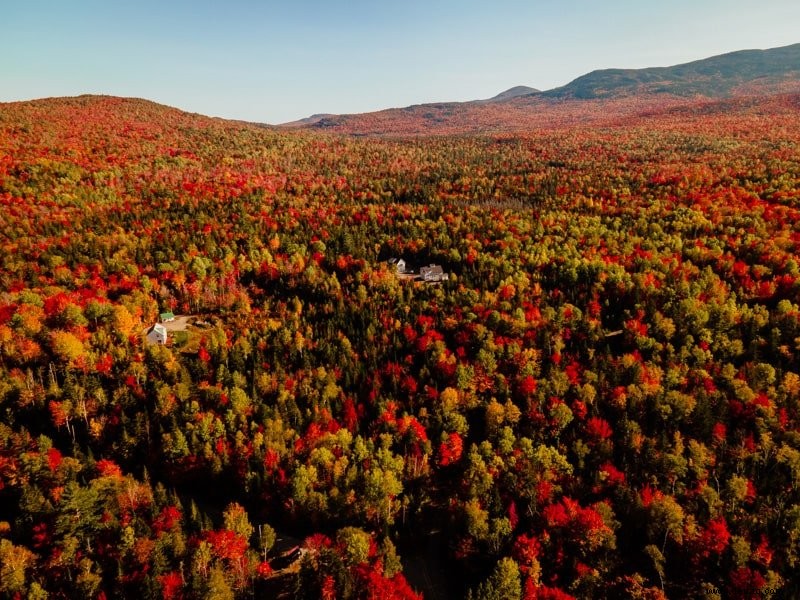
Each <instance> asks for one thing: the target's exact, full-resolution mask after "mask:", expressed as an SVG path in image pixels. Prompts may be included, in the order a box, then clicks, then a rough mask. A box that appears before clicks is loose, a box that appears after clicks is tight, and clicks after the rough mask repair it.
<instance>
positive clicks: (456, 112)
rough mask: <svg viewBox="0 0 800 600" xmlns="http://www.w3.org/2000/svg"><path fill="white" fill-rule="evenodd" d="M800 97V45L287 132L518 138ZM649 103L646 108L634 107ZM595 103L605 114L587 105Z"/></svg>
mask: <svg viewBox="0 0 800 600" xmlns="http://www.w3.org/2000/svg"><path fill="white" fill-rule="evenodd" d="M798 90H800V44H794V45H791V46H784V47H781V48H773V49H770V50H740V51H738V52H731V53H728V54H721V55H719V56H713V57H711V58H706V59H703V60H697V61H694V62H690V63H685V64H681V65H674V66H671V67H651V68H647V69H603V70H599V71H592V72H591V73H587V74H586V75H582V76H581V77H578V78H577V79H575V80H574V81H572V82H570V83H568V84H567V85H565V86H562V87H558V88H555V89H552V90H548V91H545V92H540V91H539V90H537V89H535V88H532V87H527V86H517V87H513V88H511V89H508V90H506V91H504V92H501V93H500V94H498V95H497V96H494V97H493V98H489V99H487V100H473V101H470V102H445V103H442V102H440V103H430V104H416V105H413V106H408V107H405V108H393V109H386V110H381V111H377V112H371V113H363V114H352V115H328V114H326V115H314V116H313V117H308V118H307V119H301V120H300V121H295V122H293V123H287V124H286V125H284V127H310V128H315V129H324V130H327V131H332V132H339V133H349V134H353V135H392V134H411V135H419V134H426V133H440V134H443V133H447V134H452V133H467V132H472V133H476V132H482V131H487V132H488V131H494V132H497V131H520V130H525V129H530V128H531V127H547V126H549V124H551V123H556V122H558V123H563V122H564V121H565V120H566V121H569V122H573V123H588V122H590V121H591V122H597V120H598V119H613V118H616V117H620V116H625V117H627V116H630V115H631V114H632V113H635V112H636V111H643V112H645V113H646V112H647V111H648V110H653V109H656V108H657V109H658V110H661V109H664V108H666V107H679V106H681V105H682V104H685V101H686V99H687V98H695V97H704V98H705V99H706V100H715V99H724V98H730V97H738V96H751V95H765V94H773V93H780V92H786V93H795V92H797V91H798ZM645 98H646V99H647V100H646V102H644V104H646V105H648V106H649V107H650V108H649V109H648V108H646V107H645V106H643V105H642V104H641V103H639V102H634V101H633V100H644V99H645ZM565 100H566V101H569V102H567V103H564V101H565ZM588 100H594V101H605V102H609V101H611V102H610V104H608V105H607V106H604V107H598V106H596V105H595V104H592V105H591V106H590V105H586V104H582V102H585V101H588Z"/></svg>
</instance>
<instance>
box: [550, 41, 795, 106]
mask: <svg viewBox="0 0 800 600" xmlns="http://www.w3.org/2000/svg"><path fill="white" fill-rule="evenodd" d="M790 79H800V44H793V45H791V46H783V47H781V48H772V49H770V50H740V51H738V52H730V53H728V54H721V55H719V56H713V57H711V58H705V59H703V60H696V61H693V62H689V63H684V64H681V65H674V66H672V67H651V68H647V69H602V70H599V71H592V72H591V73H587V74H586V75H582V76H581V77H578V78H577V79H575V80H573V81H571V82H570V83H568V84H567V85H565V86H562V87H559V88H555V89H553V90H548V91H546V92H543V95H544V96H545V97H550V98H577V99H587V98H607V97H614V96H620V95H630V94H642V93H656V94H662V93H667V94H675V95H678V96H694V95H701V96H708V97H711V98H717V97H724V96H728V95H731V94H732V93H735V92H736V91H737V88H747V87H748V86H752V85H754V84H755V85H759V86H769V85H775V84H780V83H783V82H785V81H786V80H790Z"/></svg>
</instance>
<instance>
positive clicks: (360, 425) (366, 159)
mask: <svg viewBox="0 0 800 600" xmlns="http://www.w3.org/2000/svg"><path fill="white" fill-rule="evenodd" d="M671 108H672V107H665V108H664V109H663V110H659V111H654V112H652V114H650V115H649V116H647V117H646V118H645V117H643V116H642V111H639V112H638V113H637V115H636V117H635V118H634V117H633V116H631V114H632V113H626V114H623V115H620V116H619V117H618V118H616V119H615V120H613V121H612V120H606V121H604V122H603V124H602V126H600V125H598V126H595V127H588V126H582V125H581V124H580V123H577V124H576V123H574V122H570V121H568V122H564V123H563V124H559V123H558V122H551V123H550V126H549V127H547V128H546V129H541V130H538V132H535V133H527V134H518V135H513V136H512V135H499V134H498V135H492V136H488V135H487V136H471V137H467V136H454V137H441V138H431V137H417V138H397V139H363V138H357V139H354V138H348V137H340V136H334V135H331V134H325V133H313V132H304V131H291V132H276V131H271V130H267V129H264V128H260V127H256V126H251V125H247V124H242V123H235V122H230V121H222V120H214V119H209V118H205V117H201V116H198V115H189V114H185V113H181V112H179V111H177V110H174V109H169V108H166V107H162V106H159V105H155V104H152V103H149V102H145V101H141V100H127V99H120V98H111V97H81V98H71V99H51V100H42V101H35V102H27V103H14V104H0V415H2V417H1V418H0V593H2V594H3V595H4V597H8V598H30V599H43V598H82V599H89V598H92V599H94V598H98V599H99V598H117V597H130V598H253V597H256V598H263V597H283V598H325V599H333V598H339V599H349V598H359V599H361V598H370V599H378V598H405V599H412V598H419V597H422V596H425V597H430V598H437V597H438V598H450V597H452V598H462V597H465V596H467V595H469V596H470V597H471V598H473V599H501V598H502V599H504V600H505V599H517V598H526V599H539V600H543V599H565V598H598V599H600V598H648V599H659V598H666V597H669V598H725V599H735V598H739V599H749V598H763V597H768V596H769V595H770V594H772V593H773V592H774V593H775V594H779V595H776V596H775V597H785V598H793V597H798V596H800V582H798V578H797V572H798V569H800V491H798V489H799V487H798V486H800V415H799V414H798V408H799V407H800V361H798V353H800V307H799V306H798V298H800V266H798V261H800V257H799V255H800V149H799V148H798V142H799V141H800V102H799V101H798V96H797V95H783V96H775V97H772V98H768V99H763V100H752V99H751V100H747V101H744V100H743V101H739V100H731V101H729V102H728V104H726V105H722V104H718V103H716V104H708V103H699V102H698V103H697V105H696V106H694V107H692V106H688V105H682V106H681V107H680V109H675V110H672V109H671ZM498 110H499V109H498ZM392 257H395V258H403V259H404V260H405V261H406V262H407V263H408V266H409V267H410V268H413V269H415V270H416V269H419V268H420V267H422V266H424V265H429V264H432V263H433V264H437V265H441V266H442V267H443V270H444V271H445V272H447V273H448V274H449V278H448V279H447V280H446V281H443V282H440V283H425V282H422V281H418V280H413V279H411V278H407V277H400V276H399V275H398V274H397V273H396V271H395V269H394V267H392V266H390V265H389V264H388V262H387V261H388V259H390V258H392ZM166 312H173V313H175V314H178V315H184V316H187V317H189V325H188V326H187V327H178V326H176V325H175V323H172V324H171V323H166V324H165V325H168V326H170V328H171V329H172V330H171V331H169V339H168V342H167V344H166V345H162V344H157V343H155V344H153V343H149V341H148V338H147V333H146V332H147V331H148V330H149V329H150V328H151V326H152V325H153V324H155V323H156V322H157V321H158V319H159V315H160V314H161V313H166ZM294 546H297V547H294Z"/></svg>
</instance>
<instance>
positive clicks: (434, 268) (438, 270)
mask: <svg viewBox="0 0 800 600" xmlns="http://www.w3.org/2000/svg"><path fill="white" fill-rule="evenodd" d="M419 272H420V273H421V274H423V275H424V274H426V273H430V274H431V275H441V274H442V273H444V269H442V267H441V265H430V266H428V267H422V268H421V269H420V270H419Z"/></svg>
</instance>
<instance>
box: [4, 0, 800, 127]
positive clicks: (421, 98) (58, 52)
mask: <svg viewBox="0 0 800 600" xmlns="http://www.w3.org/2000/svg"><path fill="white" fill-rule="evenodd" d="M2 14H3V18H2V21H1V22H0V102H8V101H16V100H28V99H32V98H43V97H51V96H75V95H80V94H110V95H115V96H132V97H138V98H146V99H148V100H153V101H155V102H160V103H163V104H168V105H170V106H175V107H177V108H180V109H183V110H187V111H191V112H197V113H202V114H205V115H210V116H218V117H225V118H231V119H243V120H247V121H257V122H264V123H283V122H287V121H292V120H295V119H299V118H302V117H306V116H309V115H311V114H314V113H321V112H327V113H357V112H367V111H373V110H380V109H383V108H391V107H398V106H408V105H411V104H420V103H424V102H444V101H461V100H475V99H479V98H489V97H491V96H494V95H495V94H497V93H499V92H501V91H503V90H505V89H508V88H510V87H513V86H516V85H529V86H531V87H536V88H539V89H550V88H554V87H558V86H560V85H564V84H566V83H568V82H569V81H571V80H572V79H574V78H575V77H578V76H580V75H582V74H584V73H587V72H589V71H592V70H594V69H601V68H610V67H620V68H642V67H649V66H667V65H672V64H678V63H681V62H687V61H691V60H697V59H700V58H706V57H708V56H713V55H716V54H722V53H725V52H731V51H734V50H742V49H747V48H774V47H778V46H785V45H789V44H794V43H797V42H800V28H798V23H800V2H798V0H763V1H762V2H760V3H753V2H749V1H748V2H745V1H744V0H673V1H672V2H657V3H655V2H650V1H646V0H639V1H637V0H610V1H606V2H596V1H590V0H561V1H558V0H528V1H523V0H495V1H493V2H486V0H480V1H477V0H461V1H456V0H427V1H420V0H405V1H403V2H380V1H379V0H372V1H366V0H351V1H349V2H337V1H334V0H331V1H328V2H325V1H323V0H295V1H294V2H285V1H284V2H274V1H269V0H264V1H261V2H258V1H256V0H229V1H227V2H225V3H224V4H222V3H219V2H211V1H209V0H193V1H189V0H173V1H169V0H161V1H153V0H138V1H135V2H115V1H113V0H75V1H71V2H65V1H64V0H25V1H24V2H14V1H13V0H12V1H10V2H8V5H6V6H4V7H3V8H2Z"/></svg>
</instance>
